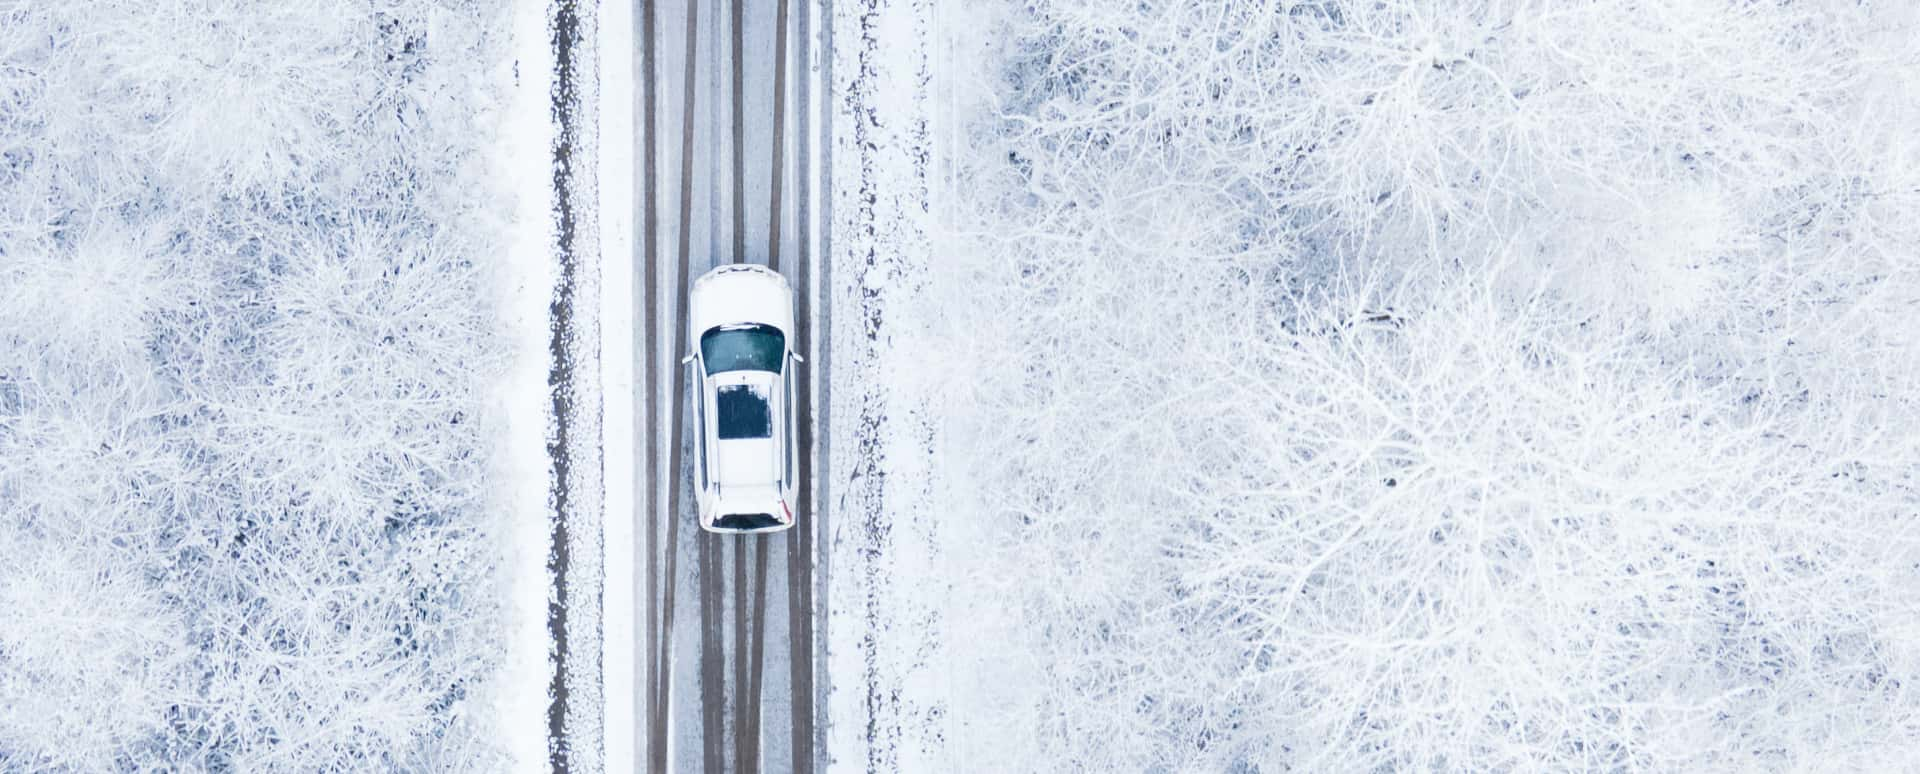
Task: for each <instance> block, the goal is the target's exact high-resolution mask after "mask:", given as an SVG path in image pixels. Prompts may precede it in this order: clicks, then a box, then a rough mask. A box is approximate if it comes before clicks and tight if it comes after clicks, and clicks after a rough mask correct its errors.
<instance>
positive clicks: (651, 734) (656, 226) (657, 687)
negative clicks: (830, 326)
mask: <svg viewBox="0 0 1920 774" xmlns="http://www.w3.org/2000/svg"><path fill="white" fill-rule="evenodd" d="M655 11H656V9H655V4H654V3H651V2H642V3H641V4H640V36H639V43H640V77H639V79H638V80H639V81H640V89H641V92H640V105H641V111H642V119H641V121H640V144H641V145H642V146H643V147H642V148H641V152H640V155H641V158H642V159H643V162H642V167H641V168H642V170H643V171H642V173H641V180H640V186H641V194H640V206H641V208H642V212H641V213H640V218H639V220H640V223H641V230H640V231H641V249H640V256H641V260H642V261H643V262H644V263H645V264H646V265H645V267H643V275H642V276H643V279H642V281H641V288H640V292H639V293H637V294H636V295H635V297H636V298H637V299H639V306H640V309H639V311H640V314H639V316H638V317H639V320H638V327H639V330H638V331H637V332H636V333H635V336H636V337H637V338H638V339H639V340H640V341H641V342H643V345H642V353H643V354H642V358H643V360H642V362H644V363H645V365H644V366H643V367H642V368H641V371H642V377H641V378H642V385H641V389H643V390H645V391H646V397H645V398H644V399H642V401H641V404H642V405H644V406H645V407H646V408H645V411H646V414H645V415H644V416H645V419H643V420H641V423H642V426H643V427H644V428H645V430H644V435H643V436H642V438H641V444H642V445H643V446H644V447H645V448H646V456H645V458H644V459H645V461H644V462H643V463H642V465H643V467H642V469H641V470H640V474H639V475H638V476H635V479H636V480H638V481H639V482H640V494H639V497H638V498H636V505H637V506H638V507H639V509H640V510H641V511H642V512H644V513H646V514H647V521H646V526H645V528H644V529H643V530H642V535H641V550H642V551H644V552H645V555H646V568H647V580H646V596H644V597H641V599H645V600H647V617H646V619H645V620H644V621H643V620H641V619H639V618H635V619H634V625H635V628H636V629H637V630H638V631H635V632H634V636H635V637H636V638H639V639H643V640H644V641H645V642H646V659H647V660H646V663H645V666H643V667H642V671H644V673H645V674H646V697H645V707H646V709H645V711H644V714H643V715H642V717H641V719H640V722H641V728H639V729H636V730H637V731H638V732H639V733H640V739H641V740H643V741H644V742H645V744H646V745H647V770H648V771H649V772H653V774H665V769H666V758H665V756H666V747H667V744H666V739H667V730H666V710H665V705H666V701H665V696H664V694H665V691H663V690H662V689H661V686H662V684H663V683H665V682H666V680H665V679H664V670H662V669H660V668H659V666H660V665H661V664H663V663H665V661H666V659H664V658H662V654H661V651H662V650H664V649H665V648H666V646H667V643H666V637H665V634H664V632H665V631H666V629H665V627H664V626H663V625H661V624H660V623H657V622H660V621H662V619H663V618H664V617H665V615H664V613H663V610H662V608H663V607H667V606H671V602H668V603H667V604H665V605H663V604H662V603H661V600H662V597H661V596H660V555H659V550H660V549H659V542H660V541H659V530H660V526H661V525H660V508H659V505H660V502H659V498H658V497H657V494H658V491H657V490H658V482H657V480H656V478H655V476H656V474H658V472H659V470H660V444H659V435H660V384H659V380H660V342H659V339H658V337H656V336H654V335H653V334H654V324H655V323H656V322H657V321H658V317H657V315H656V311H657V309H656V305H657V303H658V299H659V296H658V295H657V294H658V292H659V287H660V211H659V201H660V199H659V196H660V181H659V171H660V170H659V167H660V148H659V144H658V143H657V142H656V141H655V137H656V136H657V134H658V133H659V120H660V116H659V107H658V105H656V104H655V101H656V100H657V99H658V95H657V94H656V93H655V92H656V91H658V90H657V89H656V88H655V81H656V79H658V78H659V75H660V73H659V70H658V63H657V62H656V61H655V49H656V48H658V46H656V45H654V37H653V36H654V26H655V23H656V18H655V17H656V13H655ZM667 599H671V595H668V597H667Z"/></svg>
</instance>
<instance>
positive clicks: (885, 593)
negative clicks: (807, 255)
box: [823, 0, 992, 772]
mask: <svg viewBox="0 0 1920 774" xmlns="http://www.w3.org/2000/svg"><path fill="white" fill-rule="evenodd" d="M936 10H937V9H936V5H935V4H934V3H932V2H930V1H929V0H865V1H864V2H852V3H835V4H834V6H833V18H832V19H831V24H832V25H833V27H832V62H831V83H832V89H833V97H832V102H831V103H830V104H829V110H830V120H831V122H832V126H831V131H832V144H831V146H830V148H828V149H827V150H828V153H829V155H830V157H831V181H832V186H833V190H832V193H831V196H830V200H829V208H830V213H829V215H828V223H829V226H830V228H831V232H830V234H829V236H828V239H829V242H830V250H829V253H828V254H829V257H830V259H831V261H832V263H833V267H832V285H831V286H830V287H828V288H827V291H828V292H829V294H830V295H829V297H828V299H827V301H826V303H827V304H829V305H830V308H831V314H832V320H833V329H832V338H831V341H830V346H831V347H832V356H833V361H834V366H833V385H832V386H831V389H829V390H828V391H827V396H828V397H829V399H830V401H831V417H832V424H831V427H830V432H831V436H832V443H831V445H830V448H831V459H830V460H828V465H827V466H826V468H827V470H828V471H829V478H830V487H831V489H830V497H831V500H830V501H829V503H828V504H827V506H826V507H827V508H828V509H829V511H830V516H829V522H828V523H829V525H830V529H831V534H830V535H829V536H828V537H827V538H826V550H827V556H826V557H825V558H824V560H823V561H825V562H826V565H827V573H826V576H827V598H826V613H827V620H826V624H825V629H826V632H825V640H826V651H827V654H826V655H827V662H826V673H827V677H826V680H827V682H828V683H829V688H828V691H829V692H828V695H827V701H826V704H827V716H828V723H827V728H826V754H827V758H828V769H829V770H833V771H847V770H852V771H878V772H884V771H948V770H992V769H982V768H979V767H976V766H973V765H971V764H968V763H966V762H964V761H960V760H956V759H952V758H947V757H943V753H944V751H945V750H944V740H945V736H946V732H945V729H946V727H947V725H948V722H949V721H948V717H947V706H946V700H945V694H946V683H947V681H950V680H965V679H967V678H966V676H965V675H964V674H955V673H954V671H953V670H952V669H951V664H949V663H947V662H946V661H945V656H944V649H945V648H947V647H952V645H951V642H952V638H954V637H956V636H957V637H959V638H960V641H961V645H960V646H959V647H960V648H961V649H962V650H963V651H965V650H967V649H970V648H973V647H979V646H987V645H989V643H985V642H980V641H978V640H975V639H974V638H973V635H972V634H971V633H956V632H954V631H952V630H951V629H949V628H947V625H946V621H945V620H944V617H943V615H942V609H943V607H944V604H945V598H946V594H947V592H948V590H949V588H950V583H949V582H948V581H947V579H945V578H944V577H942V576H941V574H940V572H939V566H938V563H937V560H938V557H939V556H940V554H941V552H942V551H943V550H946V549H945V546H947V545H948V543H947V536H946V534H945V533H944V531H943V530H944V526H945V525H946V524H947V523H948V521H949V515H948V509H947V507H946V505H945V504H944V503H942V502H940V500H939V499H938V498H937V496H936V495H937V490H936V486H935V485H936V482H937V481H939V478H938V476H939V475H941V474H942V472H943V471H942V470H941V467H942V466H941V464H940V461H939V459H938V457H937V456H936V454H935V447H934V443H935V438H934V425H933V420H934V417H935V415H936V414H935V410H934V407H935V406H936V405H938V403H939V402H940V401H941V400H942V399H943V398H944V396H945V395H946V394H948V393H949V392H950V391H951V388H952V386H951V385H947V386H944V387H943V386H942V385H939V384H938V383H936V382H933V381H930V380H926V379H923V378H920V377H921V375H922V374H923V373H925V372H924V371H922V370H920V369H921V361H923V360H925V359H926V358H925V355H924V354H923V353H922V351H919V348H920V347H923V346H925V345H926V344H927V341H926V339H925V334H926V333H927V332H928V331H929V329H930V327H929V326H930V323H931V322H932V321H933V320H935V319H937V315H939V314H940V313H941V310H939V309H929V308H928V306H927V305H928V304H929V302H930V301H931V300H932V299H931V297H930V296H929V295H928V294H929V291H930V288H929V287H928V286H927V284H926V278H927V273H928V269H929V267H930V265H931V264H932V263H933V262H935V261H936V260H937V253H936V251H935V249H934V242H933V227H934V221H935V218H934V215H933V213H932V211H931V210H930V209H929V194H930V190H929V186H930V185H931V184H932V182H933V181H932V177H931V173H932V165H933V157H932V156H931V153H932V152H933V143H932V141H931V140H932V138H931V135H930V132H931V131H932V127H933V117H934V114H935V109H936V104H935V100H934V95H933V93H932V91H931V90H930V87H931V86H932V82H931V81H930V80H929V75H930V73H931V65H932V62H933V60H932V57H933V55H934V54H935V51H936V49H935V48H934V45H935V41H936V37H935V29H936V25H935V12H936ZM956 766H958V768H955V767H956Z"/></svg>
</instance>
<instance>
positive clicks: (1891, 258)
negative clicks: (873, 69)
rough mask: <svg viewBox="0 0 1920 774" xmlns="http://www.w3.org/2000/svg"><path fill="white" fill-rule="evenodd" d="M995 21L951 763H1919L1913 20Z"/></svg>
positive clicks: (950, 606) (1608, 14)
mask: <svg viewBox="0 0 1920 774" xmlns="http://www.w3.org/2000/svg"><path fill="white" fill-rule="evenodd" d="M982 11H983V13H985V14H986V15H985V16H984V17H983V18H990V19H995V20H997V21H996V22H995V23H993V24H985V25H978V26H974V27H966V26H960V27H956V28H953V29H951V30H950V31H949V33H948V34H950V35H952V36H953V37H952V38H951V40H950V41H949V50H950V51H952V52H953V57H954V59H953V60H952V61H951V63H950V65H949V66H948V67H947V70H946V72H947V74H948V77H949V78H951V79H953V83H952V85H951V88H952V90H953V93H954V94H956V95H957V99H958V100H959V102H958V103H957V106H958V108H957V109H958V110H959V112H958V113H956V114H954V115H953V116H952V117H951V118H952V123H953V125H952V126H950V127H947V128H946V129H945V130H944V131H940V132H938V133H937V134H938V135H939V136H942V137H951V138H953V142H954V149H953V150H952V152H951V154H950V156H951V159H952V165H953V166H952V169H951V170H950V171H948V174H949V175H950V177H949V178H948V179H947V180H946V181H945V182H944V184H943V185H942V186H940V187H939V188H938V189H937V191H936V197H935V201H934V203H933V208H934V210H935V211H936V212H940V211H945V212H950V213H952V221H951V222H950V223H947V224H946V225H945V229H946V233H945V234H943V235H941V236H940V237H939V238H936V239H935V240H934V241H935V242H936V243H940V244H943V245H949V246H951V248H952V251H951V253H950V254H949V255H948V256H947V257H948V259H947V260H942V261H936V262H933V263H931V264H930V269H931V271H932V272H933V274H932V280H931V282H930V283H929V288H930V291H929V294H928V295H929V296H930V297H932V298H933V299H936V300H937V301H938V306H937V308H936V309H935V310H934V312H933V313H932V314H929V315H928V317H930V318H931V319H936V320H942V321H944V324H943V325H942V329H943V330H944V331H945V335H944V338H943V339H941V340H939V341H937V342H936V343H934V344H932V345H929V346H927V347H926V352H927V354H926V355H925V356H924V357H923V359H922V362H921V363H920V366H921V369H922V370H921V373H923V374H924V376H923V377H921V378H924V379H926V380H928V381H931V382H934V383H941V384H949V385H953V386H954V389H953V390H952V391H951V392H949V393H948V394H947V396H946V399H945V400H943V401H942V402H941V403H940V404H939V407H940V417H939V427H940V430H941V434H940V436H939V437H940V438H941V439H942V441H941V443H942V444H943V446H942V450H941V455H940V457H939V458H940V459H943V460H946V461H947V462H948V463H949V465H950V472H951V473H952V474H953V476H952V478H951V479H950V480H949V481H948V482H947V484H946V485H945V486H944V488H943V490H942V497H941V500H942V501H943V502H945V503H947V504H948V506H949V507H947V508H945V509H943V510H941V511H940V512H939V518H940V520H941V525H942V526H941V528H940V529H941V540H942V543H943V544H944V545H946V546H948V547H949V548H948V549H947V550H946V552H945V554H944V557H945V563H946V564H945V566H944V575H945V577H948V578H950V579H951V580H952V583H951V586H942V587H939V588H937V589H932V590H928V591H927V592H926V593H928V594H929V595H932V596H933V597H934V598H937V599H942V600H943V601H942V603H941V604H942V605H943V607H942V609H943V610H944V611H945V618H944V625H945V628H946V630H947V631H949V632H967V633H968V634H967V635H966V636H965V637H949V638H948V639H947V641H946V645H947V650H948V653H947V654H946V658H947V659H948V661H949V663H953V664H956V665H957V666H956V670H957V671H960V672H961V673H962V674H966V675H968V677H967V679H965V680H959V679H956V680H955V681H954V682H953V684H952V685H951V686H950V687H949V691H950V692H951V694H952V696H951V702H952V704H951V706H950V707H949V708H948V715H947V717H949V718H950V719H951V721H950V728H951V734H950V736H949V737H948V745H947V749H946V750H945V753H946V754H947V755H948V756H950V761H951V762H952V763H954V764H956V765H957V764H959V763H961V762H965V763H966V765H967V767H968V768H973V769H978V770H1008V771H1012V770H1022V771H1056V770H1090V771H1140V770H1146V771H1167V770H1227V771H1252V770H1261V771H1281V770H1303V771H1355V770H1399V769H1485V768H1520V769H1540V768H1549V769H1575V768H1578V769H1589V768H1606V769H1613V768H1633V769H1655V770H1673V769H1690V770H1691V769H1711V770H1730V769H1732V770H1750V769H1804V768H1809V767H1812V768H1823V769H1828V768H1837V769H1856V770H1857V769H1870V768H1876V767H1885V766H1887V765H1897V762H1902V761H1909V760H1913V759H1915V757H1916V755H1920V700H1916V698H1915V695H1914V694H1913V693H1912V691H1911V690H1909V689H1908V686H1911V685H1912V684H1913V683H1914V680H1915V679H1916V678H1920V648H1916V647H1915V646H1914V645H1913V644H1912V643H1913V642H1914V635H1915V634H1916V632H1917V630H1916V627H1915V624H1914V623H1913V622H1914V621H1916V620H1920V597H1915V595H1914V594H1913V593H1912V592H1911V589H1913V588H1914V587H1915V584H1916V583H1917V582H1920V561H1917V560H1916V557H1920V538H1916V537H1915V533H1914V531H1913V527H1914V525H1915V523H1916V519H1917V518H1920V491H1916V489H1915V485H1916V480H1915V471H1916V470H1920V444H1917V443H1916V441H1915V436H1916V433H1915V429H1916V427H1917V426H1920V422H1917V420H1920V406H1917V405H1916V403H1915V396H1916V395H1920V391H1916V388H1920V383H1916V378H1917V376H1916V375H1920V345H1916V344H1915V343H1914V342H1913V341H1912V339H1911V337H1908V336H1905V335H1904V334H1903V331H1905V330H1908V329H1910V328H1911V324H1912V321H1913V319H1914V318H1913V311H1912V310H1913V309H1914V308H1915V307H1914V303H1915V302H1916V301H1920V276H1916V269H1915V267H1916V263H1915V257H1916V248H1920V229H1916V227H1915V226H1914V225H1913V222H1912V219H1911V218H1904V217H1902V216H1900V215H1899V213H1902V212H1911V211H1912V210H1913V208H1914V207H1915V206H1916V205H1920V166H1916V165H1915V164H1914V163H1913V162H1914V157H1913V154H1914V146H1913V145H1912V143H1911V141H1910V139H1902V138H1911V137H1912V136H1913V134H1914V132H1915V130H1916V129H1920V98H1917V97H1916V95H1915V94H1914V93H1913V92H1912V90H1911V89H1910V88H1905V87H1901V86H1898V85H1896V84H1899V83H1902V82H1905V83H1912V82H1914V81H1913V79H1914V78H1915V77H1917V76H1920V57H1917V56H1916V49H1915V43H1914V40H1915V38H1914V37H1913V36H1912V34H1911V32H1912V29H1913V27H1912V25H1913V23H1914V21H1915V19H1914V15H1913V14H1912V12H1910V11H1906V10H1894V11H1889V10H1886V9H1878V8H1851V7H1850V8H1844V9H1842V8H1833V7H1826V6H1815V7H1808V6H1805V5H1786V6H1776V5H1768V6H1752V5H1719V4H1680V5H1675V6H1672V7H1671V8H1648V7H1645V6H1643V5H1639V4H1631V3H1624V2H1601V3H1590V4H1582V5H1580V6H1579V7H1578V8H1572V7H1569V8H1560V7H1558V6H1555V7H1552V8H1512V9H1508V10H1504V11H1502V10H1496V9H1489V8H1486V7H1480V6H1475V7H1472V8H1457V9H1448V10H1445V11H1437V10H1432V9H1430V8H1429V4H1425V3H1414V2H1388V3H1366V4H1347V3H1330V2H1324V3H1290V4H1286V5H1285V6H1284V7H1273V6H1268V5H1264V4H1198V3H1195V4H1167V5H1147V4H1139V3H1132V2H1039V3H1026V4H1005V7H996V8H991V9H982ZM943 197H944V198H943ZM907 370H912V369H907ZM902 518H905V516H904V515H903V516H902ZM958 546H965V548H964V549H959V548H956V547H958ZM836 582H838V578H837V577H836Z"/></svg>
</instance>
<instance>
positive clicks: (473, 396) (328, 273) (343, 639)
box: [0, 1, 518, 772]
mask: <svg viewBox="0 0 1920 774" xmlns="http://www.w3.org/2000/svg"><path fill="white" fill-rule="evenodd" d="M503 11H504V9H500V8H497V7H493V6H477V5H473V4H468V3H460V2H392V3H376V4H367V3H349V2H327V1H320V2H308V3H298V4H259V3H229V2H214V3H191V4H181V3H169V2H161V3H153V2H137V3H136V2H110V1H109V2H89V3H23V2H0V770H7V771H43V770H78V771H106V770H240V771H301V772H305V771H323V770H433V771H479V770H492V769H497V768H500V767H502V766H504V765H507V763H508V760H509V758H508V756H510V755H516V754H517V753H518V750H517V749H516V746H517V743H515V742H513V741H512V740H511V739H509V738H507V734H509V733H510V731H511V728H512V727H513V724H511V723H504V722H502V719H501V716H499V715H497V714H495V713H494V712H493V711H492V708H493V707H494V706H497V704H498V703H499V700H498V698H497V696H498V693H497V691H496V688H495V685H496V684H495V683H494V678H495V676H496V675H497V674H498V672H499V670H500V669H501V668H502V667H503V665H505V663H506V662H507V661H509V660H510V659H511V657H508V656H503V653H504V652H506V651H507V650H508V642H509V641H510V640H511V635H510V634H508V626H507V622H508V621H510V620H512V617H511V615H510V613H509V605H508V604H507V603H505V602H504V600H505V599H506V596H505V594H504V591H505V587H504V584H506V583H507V582H508V580H509V577H510V576H509V575H508V574H507V571H506V570H505V565H506V563H507V561H508V552H507V550H506V549H505V548H504V545H505V544H504V542H503V541H505V540H508V539H509V537H508V536H509V534H510V533H509V530H508V529H507V524H506V521H505V519H504V517H505V515H506V514H507V513H509V511H508V510H507V509H505V508H502V507H500V505H501V502H500V500H499V499H498V498H500V497H510V496H509V495H503V494H502V491H503V490H502V489H497V488H495V487H494V486H493V485H492V484H491V482H490V481H489V474H491V473H494V472H496V471H497V470H499V469H500V466H501V461H500V460H499V459H498V457H497V456H496V451H495V444H494V441H495V440H496V439H497V438H498V437H499V435H500V434H501V433H503V432H510V431H511V428H510V427H508V426H507V424H506V423H504V422H503V421H502V417H501V416H500V415H499V414H498V413H497V412H495V411H493V410H491V409H490V407H491V406H493V405H494V402H493V401H494V398H493V397H492V391H493V389H494V385H495V382H496V380H498V379H500V378H502V374H503V373H504V372H505V370H506V366H507V363H508V358H509V354H510V351H511V344H510V341H509V338H508V337H507V336H506V335H505V333H506V331H505V330H504V328H503V326H502V325H501V324H500V323H501V320H500V318H499V316H498V314H497V313H498V309H499V307H498V306H497V304H499V303H501V302H500V300H499V299H498V298H497V297H496V296H497V294H496V293H495V292H494V288H495V287H496V279H497V277H496V276H495V275H494V270H495V269H496V268H497V267H499V266H500V264H501V261H500V254H499V250H498V248H497V247H496V246H497V245H499V244H501V243H503V241H504V240H506V239H507V238H508V236H507V235H508V233H509V231H510V226H509V218H510V213H511V212H512V211H513V207H514V205H513V197H512V194H511V193H510V192H508V191H507V190H506V189H505V188H504V187H503V185H502V184H501V183H502V181H503V176H501V175H499V174H497V173H498V172H499V170H498V169H497V168H495V167H494V166H493V165H494V162H495V161H496V155H495V154H494V153H493V152H492V151H491V148H492V147H493V144H494V143H495V140H496V131H497V130H498V121H499V118H500V115H499V113H500V110H501V104H502V102H503V100H506V99H507V98H508V95H507V94H506V93H505V92H506V88H505V86H504V83H505V81H504V78H505V77H508V76H509V75H510V72H509V70H508V68H506V67H504V66H501V63H502V62H503V61H504V60H505V59H506V58H507V56H508V52H507V51H506V50H505V49H504V48H503V46H504V44H505V43H506V41H507V36H506V35H505V34H504V33H505V31H506V29H507V26H508V24H509V19H508V18H507V16H506V14H505V13H504V12H503Z"/></svg>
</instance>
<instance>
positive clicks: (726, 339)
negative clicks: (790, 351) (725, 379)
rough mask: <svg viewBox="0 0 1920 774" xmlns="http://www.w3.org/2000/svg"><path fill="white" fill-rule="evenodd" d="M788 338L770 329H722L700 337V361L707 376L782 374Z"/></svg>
mask: <svg viewBox="0 0 1920 774" xmlns="http://www.w3.org/2000/svg"><path fill="white" fill-rule="evenodd" d="M786 353H787V337H786V336H785V335H782V334H781V333H780V329H779V328H775V327H773V326H771V325H758V324H755V325H722V326H720V327H718V328H714V329H712V330H710V331H707V332H706V333H702V334H700V359H701V360H702V361H704V362H705V363H706V366H707V373H708V374H723V373H726V372H728V371H772V372H774V373H779V372H780V363H781V361H782V360H784V359H785V358H784V355H786Z"/></svg>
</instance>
